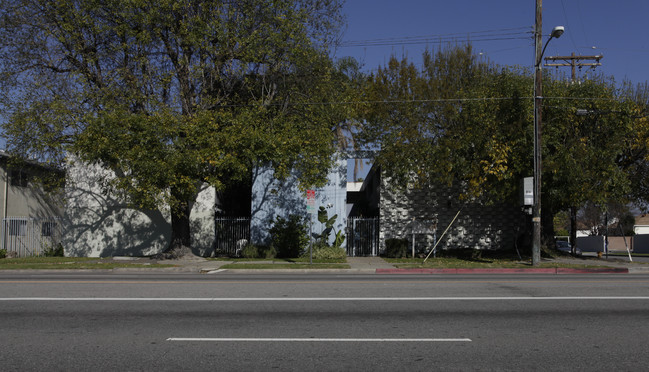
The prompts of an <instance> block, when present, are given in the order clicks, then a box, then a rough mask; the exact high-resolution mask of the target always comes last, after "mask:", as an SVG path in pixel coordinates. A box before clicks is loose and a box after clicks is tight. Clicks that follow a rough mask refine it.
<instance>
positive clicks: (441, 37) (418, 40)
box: [338, 27, 533, 47]
mask: <svg viewBox="0 0 649 372" xmlns="http://www.w3.org/2000/svg"><path fill="white" fill-rule="evenodd" d="M532 33H533V31H532V30H531V29H530V28H529V27H517V28H505V29H497V30H486V31H477V32H468V33H452V34H436V35H435V34H433V35H423V36H404V37H389V38H379V39H367V40H347V41H343V42H341V43H340V44H339V45H338V46H339V47H361V46H392V45H412V44H426V43H444V42H450V41H467V42H480V41H500V40H516V39H520V40H524V39H529V38H530V37H531V35H532Z"/></svg>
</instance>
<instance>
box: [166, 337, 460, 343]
mask: <svg viewBox="0 0 649 372" xmlns="http://www.w3.org/2000/svg"><path fill="white" fill-rule="evenodd" d="M167 341H180V342H471V339H470V338H182V337H172V338H168V339H167Z"/></svg>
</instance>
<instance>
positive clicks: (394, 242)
mask: <svg viewBox="0 0 649 372" xmlns="http://www.w3.org/2000/svg"><path fill="white" fill-rule="evenodd" d="M407 251H408V240H407V239H394V238H393V239H385V255H386V256H387V257H390V258H401V257H406V252H407Z"/></svg>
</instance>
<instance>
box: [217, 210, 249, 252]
mask: <svg viewBox="0 0 649 372" xmlns="http://www.w3.org/2000/svg"><path fill="white" fill-rule="evenodd" d="M215 224H216V239H215V247H214V248H215V249H214V250H215V253H216V254H217V255H227V256H233V257H234V256H238V255H239V254H240V253H241V252H240V251H241V249H243V248H244V247H245V245H246V244H248V242H249V241H250V218H249V217H216V220H215Z"/></svg>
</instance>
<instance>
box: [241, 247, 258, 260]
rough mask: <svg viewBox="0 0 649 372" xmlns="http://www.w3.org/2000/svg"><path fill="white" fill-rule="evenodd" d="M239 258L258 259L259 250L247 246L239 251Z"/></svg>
mask: <svg viewBox="0 0 649 372" xmlns="http://www.w3.org/2000/svg"><path fill="white" fill-rule="evenodd" d="M241 257H244V258H259V250H258V249H257V246H256V245H254V244H248V245H246V246H245V247H243V249H242V250H241Z"/></svg>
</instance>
